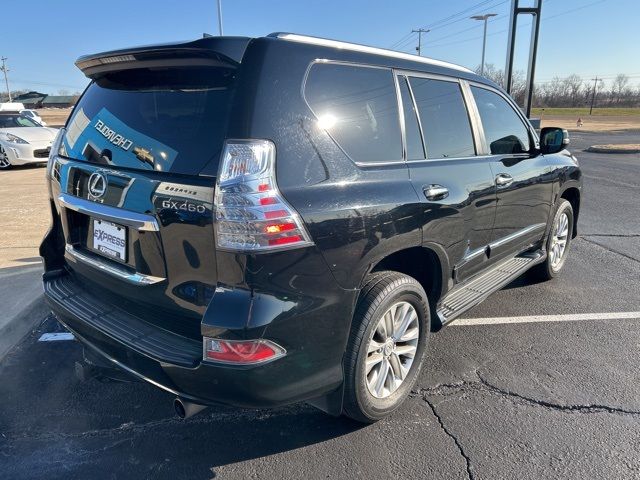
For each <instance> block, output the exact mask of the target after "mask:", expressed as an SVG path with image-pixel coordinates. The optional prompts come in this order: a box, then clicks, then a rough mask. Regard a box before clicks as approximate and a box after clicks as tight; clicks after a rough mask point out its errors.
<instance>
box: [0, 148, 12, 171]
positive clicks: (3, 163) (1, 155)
mask: <svg viewBox="0 0 640 480" xmlns="http://www.w3.org/2000/svg"><path fill="white" fill-rule="evenodd" d="M8 168H11V162H10V161H9V155H7V152H6V150H5V149H4V147H3V146H2V145H0V169H2V170H6V169H8Z"/></svg>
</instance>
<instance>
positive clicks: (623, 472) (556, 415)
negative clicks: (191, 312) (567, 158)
mask: <svg viewBox="0 0 640 480" xmlns="http://www.w3.org/2000/svg"><path fill="white" fill-rule="evenodd" d="M638 138H640V132H626V133H621V134H586V133H574V134H573V136H572V142H573V143H572V148H573V150H574V152H575V153H576V155H577V156H578V157H579V159H580V163H581V166H582V168H583V171H584V174H585V179H584V200H583V204H582V209H581V213H580V223H579V231H580V235H581V237H580V238H579V239H578V240H576V241H575V242H574V243H573V244H572V247H571V249H572V250H571V252H570V258H569V260H568V262H567V264H566V266H565V270H564V271H563V273H562V275H561V276H560V277H559V278H557V279H554V280H553V281H550V282H546V283H533V282H532V281H531V280H529V279H528V278H526V277H525V278H522V279H519V280H517V281H515V282H514V283H512V284H511V285H508V286H507V287H506V288H504V289H503V290H501V291H499V292H497V293H495V294H494V295H492V296H491V297H490V298H489V299H488V300H486V301H485V302H484V303H482V304H481V305H479V306H478V307H476V308H474V309H473V310H471V311H469V312H468V313H467V314H466V315H465V316H464V317H465V318H467V319H469V318H486V317H504V319H505V322H508V321H509V319H513V318H518V317H521V316H530V315H539V316H553V315H563V314H593V313H607V312H639V311H640V298H639V297H640V222H639V219H638V203H639V201H640V155H637V154H635V155H634V154H632V155H600V154H591V153H585V152H582V149H584V148H586V147H587V146H589V145H592V144H596V143H632V141H633V140H635V141H636V143H637V141H638ZM621 316H623V315H619V316H618V317H616V315H615V313H614V314H612V315H610V316H604V319H599V320H581V321H545V322H531V323H502V322H500V323H499V324H495V325H486V324H479V325H475V326H467V325H464V324H462V322H460V323H461V324H459V325H456V324H455V322H454V324H453V325H451V326H450V327H447V328H445V329H443V330H441V331H440V332H437V333H435V334H433V335H432V336H431V338H430V348H429V352H428V356H427V360H426V362H425V365H424V371H423V374H422V375H421V377H420V378H419V380H418V382H417V385H416V387H415V389H414V391H413V393H412V395H411V397H410V398H409V399H408V401H407V402H406V403H405V405H404V406H403V407H402V408H401V409H400V410H399V411H398V412H396V413H395V414H394V415H393V416H391V417H390V418H389V419H387V420H385V421H381V422H379V423H377V424H375V425H371V426H366V427H363V426H360V425H356V424H354V423H351V422H349V421H346V420H344V419H339V418H338V419H337V418H332V417H328V416H326V415H325V414H323V413H321V412H318V411H316V410H314V409H313V408H311V407H309V406H306V405H296V406H291V407H286V408H281V409H277V410H270V411H267V410H259V411H254V410H236V409H232V408H210V409H208V410H206V411H205V412H203V413H202V414H200V415H198V416H195V417H193V418H191V419H188V420H179V419H178V418H176V417H175V416H174V415H173V408H172V405H171V402H172V400H173V398H172V396H171V395H169V394H167V393H165V392H162V391H160V390H158V389H156V388H154V387H152V386H150V385H146V384H144V383H119V382H109V383H106V382H100V381H98V380H96V379H91V380H88V381H85V382H80V381H79V380H76V379H75V377H74V375H73V368H74V362H75V361H76V360H78V359H80V358H81V350H80V348H79V347H78V345H77V344H76V343H75V342H46V343H45V342H38V341H37V340H38V338H39V336H40V334H41V333H42V332H48V331H56V330H58V329H59V328H60V327H59V326H58V325H57V323H56V322H55V321H54V320H53V319H51V318H48V319H47V320H46V321H44V322H43V323H42V324H41V326H40V328H39V329H38V331H36V332H34V333H33V334H32V335H30V336H29V337H27V338H26V339H25V340H24V341H23V342H22V343H21V344H19V345H18V346H17V347H16V348H14V349H13V351H12V352H10V353H9V354H8V355H7V356H6V357H5V358H4V359H3V360H2V362H0V404H1V405H2V409H0V472H2V473H1V474H0V476H1V477H3V478H12V479H23V478H24V479H26V478H47V479H57V478H60V479H62V478H64V479H70V478H83V479H84V478H92V479H102V478H136V479H138V478H167V479H175V478H197V479H209V478H349V477H357V478H360V477H367V478H408V477H411V478H436V479H457V478H460V479H465V478H472V479H503V478H528V479H534V478H536V479H537V478H539V479H552V478H562V479H567V478H576V479H578V478H611V479H627V478H640V388H639V385H640V373H639V371H638V360H637V359H638V353H639V350H640V315H637V316H636V318H628V319H621V318H620V317H621ZM630 316H631V317H634V315H630ZM545 318H548V319H550V320H554V319H559V318H564V317H559V318H556V317H545ZM480 323H482V321H480Z"/></svg>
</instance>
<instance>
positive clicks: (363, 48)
mask: <svg viewBox="0 0 640 480" xmlns="http://www.w3.org/2000/svg"><path fill="white" fill-rule="evenodd" d="M268 36H269V37H274V38H279V39H282V40H288V41H291V42H300V43H308V44H311V45H320V46H324V47H333V48H341V49H344V50H352V51H354V52H363V53H371V54H374V55H384V56H386V57H394V58H401V59H403V60H410V61H412V62H421V63H428V64H430V65H437V66H440V67H445V68H452V69H455V70H460V71H462V72H467V73H474V72H473V71H472V70H470V69H468V68H466V67H463V66H460V65H456V64H455V63H449V62H444V61H442V60H435V59H433V58H426V57H420V56H418V55H411V54H409V53H403V52H397V51H395V50H388V49H386V48H378V47H370V46H367V45H361V44H359V43H349V42H341V41H339V40H330V39H328V38H321V37H312V36H308V35H299V34H297V33H287V32H275V33H272V34H270V35H268Z"/></svg>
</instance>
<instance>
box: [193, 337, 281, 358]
mask: <svg viewBox="0 0 640 480" xmlns="http://www.w3.org/2000/svg"><path fill="white" fill-rule="evenodd" d="M285 354H286V351H285V350H284V348H282V347H281V346H279V345H276V344H275V343H273V342H271V341H269V340H263V339H262V340H221V339H219V338H208V337H204V351H203V358H204V360H208V361H211V362H218V363H228V364H234V365H254V364H256V363H264V362H269V361H271V360H275V359H276V358H279V357H282V356H284V355H285Z"/></svg>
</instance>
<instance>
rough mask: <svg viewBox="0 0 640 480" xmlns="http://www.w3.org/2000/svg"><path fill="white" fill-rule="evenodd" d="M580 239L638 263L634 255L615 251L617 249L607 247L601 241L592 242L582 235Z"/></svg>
mask: <svg viewBox="0 0 640 480" xmlns="http://www.w3.org/2000/svg"><path fill="white" fill-rule="evenodd" d="M580 239H581V240H584V241H585V242H587V243H591V244H593V245H597V246H598V247H600V248H603V249H605V250H606V251H608V252H611V253H615V254H618V255H620V256H621V257H624V258H627V259H629V260H633V261H634V262H638V263H640V260H639V259H637V258H634V257H632V256H631V255H627V254H626V253H622V252H619V251H617V250H614V249H612V248H609V247H607V246H606V245H602V244H601V243H598V242H594V241H593V240H590V239H588V238H585V237H583V236H581V237H580Z"/></svg>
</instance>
